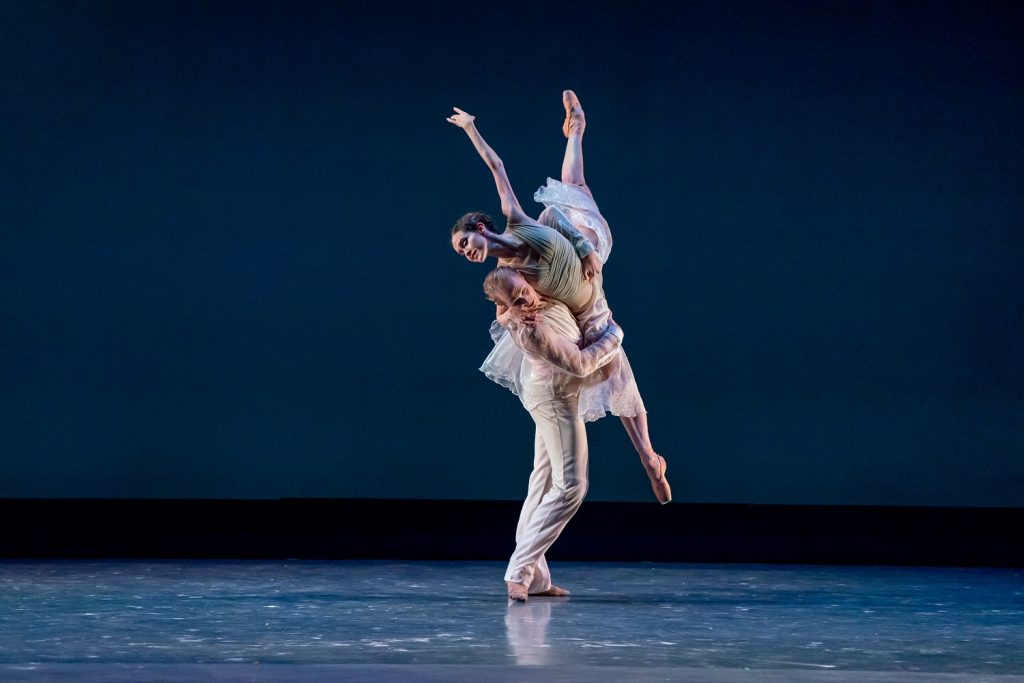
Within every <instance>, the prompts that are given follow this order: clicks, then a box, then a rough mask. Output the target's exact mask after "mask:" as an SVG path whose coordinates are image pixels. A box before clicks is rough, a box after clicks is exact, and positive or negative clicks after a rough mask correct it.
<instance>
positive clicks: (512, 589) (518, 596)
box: [505, 581, 528, 602]
mask: <svg viewBox="0 0 1024 683" xmlns="http://www.w3.org/2000/svg"><path fill="white" fill-rule="evenodd" d="M505 586H506V587H507V588H508V599H509V600H512V601H513V602H526V598H527V595H528V593H527V587H526V586H525V585H523V584H521V583H516V582H514V581H506V582H505Z"/></svg>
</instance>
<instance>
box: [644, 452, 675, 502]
mask: <svg viewBox="0 0 1024 683" xmlns="http://www.w3.org/2000/svg"><path fill="white" fill-rule="evenodd" d="M644 469H645V470H647V477H648V478H649V479H650V480H651V488H652V489H653V490H654V497H655V498H657V499H658V502H659V503H661V504H662V505H664V504H666V503H671V502H672V487H671V486H669V485H668V479H666V478H665V470H667V469H668V464H667V463H666V462H665V458H663V457H661V456H660V455H658V454H657V453H655V452H653V451H652V452H651V453H650V454H649V455H648V456H647V458H646V459H645V460H644Z"/></svg>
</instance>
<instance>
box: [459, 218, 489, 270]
mask: <svg viewBox="0 0 1024 683" xmlns="http://www.w3.org/2000/svg"><path fill="white" fill-rule="evenodd" d="M484 230H486V228H484V227H483V224H481V223H477V229H476V230H462V231H461V232H457V233H454V234H453V235H452V249H454V250H455V253H456V254H460V255H462V256H465V257H466V260H467V261H472V262H474V263H483V262H484V261H486V260H487V237H485V236H484V234H483V231H484Z"/></svg>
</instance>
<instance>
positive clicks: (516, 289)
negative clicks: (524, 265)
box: [494, 273, 540, 313]
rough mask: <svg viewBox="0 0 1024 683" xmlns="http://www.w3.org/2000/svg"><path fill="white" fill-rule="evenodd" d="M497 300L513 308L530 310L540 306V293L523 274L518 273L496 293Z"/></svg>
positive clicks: (523, 310)
mask: <svg viewBox="0 0 1024 683" xmlns="http://www.w3.org/2000/svg"><path fill="white" fill-rule="evenodd" d="M494 298H495V299H496V302H497V303H499V304H501V305H502V306H505V307H506V308H509V309H511V310H516V311H522V312H524V313H525V312H529V311H534V310H536V309H537V307H538V306H540V295H539V294H537V290H535V289H534V288H533V287H531V286H530V283H529V282H527V281H526V280H525V279H524V278H523V276H522V275H519V274H518V273H516V275H514V276H513V277H510V278H509V279H508V280H507V281H506V282H505V283H504V286H503V287H502V288H501V289H500V290H499V291H498V292H496V294H495V297H494Z"/></svg>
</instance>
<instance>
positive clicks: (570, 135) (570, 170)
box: [562, 90, 672, 505]
mask: <svg viewBox="0 0 1024 683" xmlns="http://www.w3.org/2000/svg"><path fill="white" fill-rule="evenodd" d="M562 104H563V105H564V106H565V122H564V123H563V124H562V133H563V134H564V135H565V137H566V138H567V140H566V143H565V156H564V157H563V158H562V182H563V183H566V184H568V185H577V186H579V187H580V188H581V189H582V190H584V191H585V192H586V193H587V194H589V195H590V197H591V199H593V197H594V195H593V194H592V193H591V192H590V188H589V187H587V181H586V180H585V179H584V176H583V131H584V130H585V129H586V127H587V120H586V117H585V116H584V115H583V107H582V106H581V105H580V101H579V99H578V98H577V97H576V93H574V92H573V91H572V90H566V91H565V92H563V93H562ZM580 229H582V230H585V234H587V237H588V238H590V240H591V241H592V242H594V243H595V244H596V235H592V231H591V230H590V229H589V228H586V226H581V227H580ZM620 419H621V420H622V426H623V427H625V428H626V434H628V435H629V440H630V441H631V442H633V448H635V449H636V452H637V455H639V456H640V462H641V463H643V466H644V469H645V470H646V471H647V476H648V478H649V479H650V480H651V488H652V489H654V495H655V497H657V499H658V502H660V503H661V504H663V505H664V504H665V503H667V502H669V501H670V500H672V489H671V488H670V487H669V485H668V479H666V478H665V470H666V469H667V468H668V466H667V465H666V463H665V458H663V457H661V456H660V455H658V454H657V453H656V452H655V451H654V447H653V446H652V445H651V435H650V432H648V430H647V414H646V413H640V414H639V415H637V416H636V417H621V418H620Z"/></svg>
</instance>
